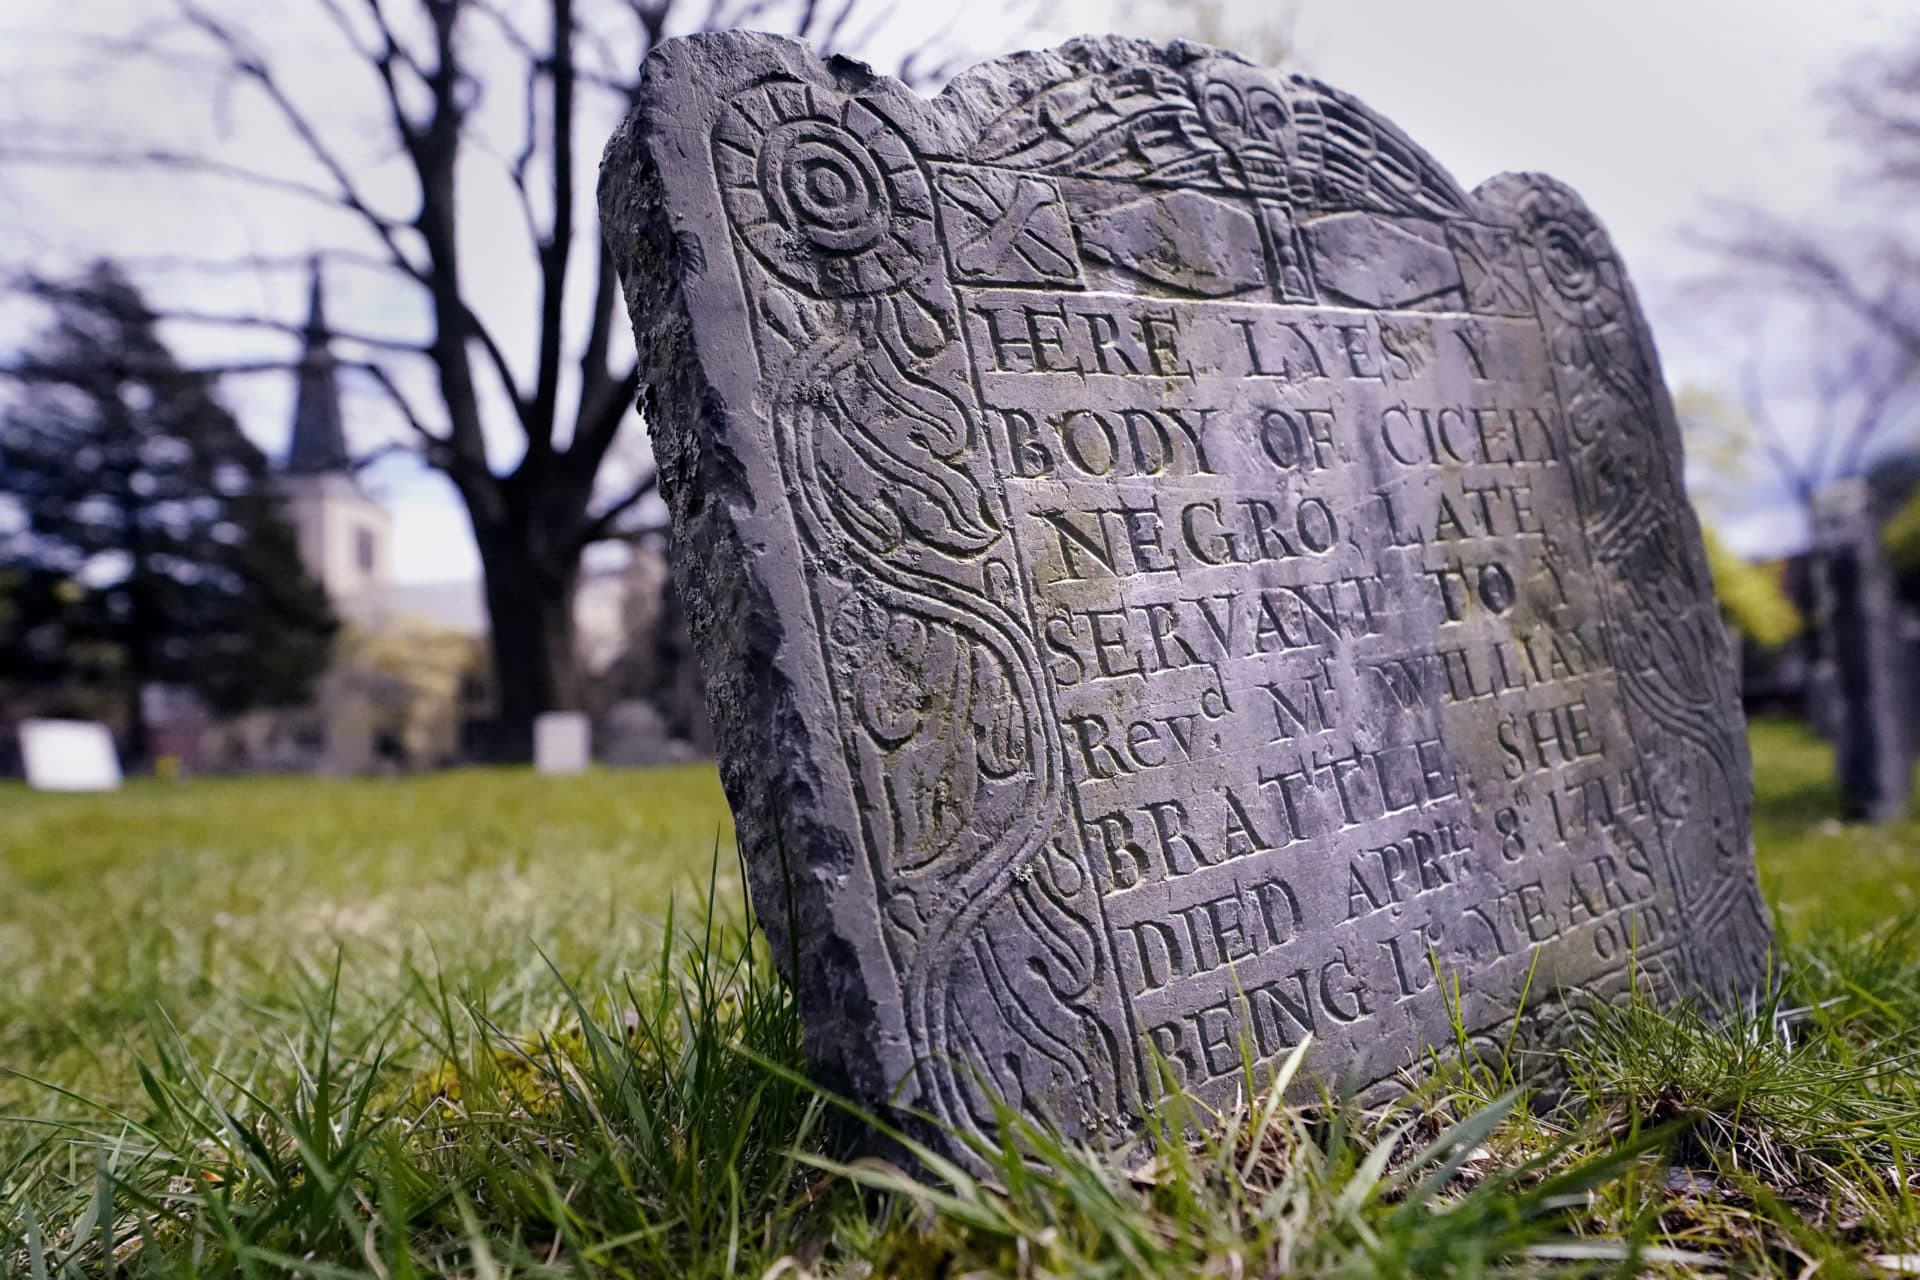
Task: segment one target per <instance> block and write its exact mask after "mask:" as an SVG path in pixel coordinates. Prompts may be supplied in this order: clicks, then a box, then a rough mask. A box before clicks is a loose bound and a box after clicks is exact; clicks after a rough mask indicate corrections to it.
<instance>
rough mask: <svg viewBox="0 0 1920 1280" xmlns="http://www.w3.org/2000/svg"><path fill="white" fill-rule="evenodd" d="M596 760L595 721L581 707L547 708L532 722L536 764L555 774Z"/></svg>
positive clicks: (578, 770)
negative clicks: (589, 719) (553, 709)
mask: <svg viewBox="0 0 1920 1280" xmlns="http://www.w3.org/2000/svg"><path fill="white" fill-rule="evenodd" d="M592 763H593V725H592V723H591V722H590V721H588V719H587V717H586V713H584V712H580V711H548V712H545V713H543V714H542V715H540V716H537V717H536V718H535V719H534V722H533V767H534V771H535V772H537V773H544V774H548V775H550V776H553V777H564V776H566V775H567V774H573V773H581V772H583V771H585V769H586V767H587V766H588V765H590V764H592Z"/></svg>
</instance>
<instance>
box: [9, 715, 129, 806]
mask: <svg viewBox="0 0 1920 1280" xmlns="http://www.w3.org/2000/svg"><path fill="white" fill-rule="evenodd" d="M20 757H21V760H22V761H23V762H24V764H25V766H26V772H27V785H28V786H30V787H32V788H33V789H34V790H36V791H117V790H118V789H119V787H120V758H119V757H118V756H117V755H115V754H114V750H113V735H112V734H111V733H109V732H108V731H107V726H105V725H103V724H100V723H98V722H96V721H92V720H23V721H21V722H20Z"/></svg>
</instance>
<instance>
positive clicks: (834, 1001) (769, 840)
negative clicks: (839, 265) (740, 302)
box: [600, 37, 891, 1099]
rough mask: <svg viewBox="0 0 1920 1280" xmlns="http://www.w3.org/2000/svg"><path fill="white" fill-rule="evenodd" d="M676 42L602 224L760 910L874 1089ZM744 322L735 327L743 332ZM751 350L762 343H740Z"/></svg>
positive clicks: (819, 1046)
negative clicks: (754, 528) (690, 213)
mask: <svg viewBox="0 0 1920 1280" xmlns="http://www.w3.org/2000/svg"><path fill="white" fill-rule="evenodd" d="M763 38H766V37H763ZM671 55H672V49H671V47H670V46H669V47H667V48H663V49H662V50H661V51H660V52H657V53H656V54H655V55H654V56H653V58H652V59H650V60H649V63H648V68H647V78H646V81H645V82H644V83H643V86H642V91H641V95H640V101H639V105H638V106H637V108H636V109H635V110H634V112H633V113H632V115H631V116H630V117H629V118H628V119H627V121H626V122H625V123H624V124H623V125H622V126H621V127H620V129H619V130H618V131H617V132H616V133H615V134H614V136H613V138H612V139H611V140H610V142H609V143H608V145H607V150H606V158H605V160H604V162H603V166H602V170H601V185H600V209H601V226H602V234H603V235H604V236H605V238H606V242H607V245H608V248H609V250H610V252H611V253H612V254H613V257H614V261H615V264H616V266H617V268H618V271H619V275H620V279H621V282H622V284H623V287H624V290H625V295H626V301H627V307H628V311H629V313H630V314H631V316H632V318H633V324H634V332H635V338H636V340H637V344H638V347H639V352H640V409H641V412H642V414H643V415H644V417H645V419H646V421H647V424H648V428H649V432H650V434H651V437H652V440H653V448H654V455H655V460H656V463H657V465H658V466H659V471H660V492H661V495H662V496H663V498H664V499H665V500H666V502H667V505H668V508H669V512H670V515H671V519H672V523H673V540H674V546H675V553H674V555H673V557H672V562H673V576H674V585H675V587H676V588H677V589H678V591H679V592H680V598H681V600H682V602H683V604H684V606H685V608H686V610H687V615H688V624H689V628H690V630H691V632H692V634H693V637H694V640H695V646H696V650H697V652H698V654H699V657H700V661H701V663H702V669H703V671H704V673H705V676H706V684H707V708H708V712H709V714H710V716H711V718H712V720H713V726H714V734H715V738H716V741H717V742H718V743H719V744H720V751H719V753H718V755H719V760H720V773H721V783H722V786H723V788H724V789H725V792H726V795H727V801H728V804H729V805H730V806H731V808H732V810H733V814H734V821H735V826H736V829H737V832H738V839H739V843H740V846H741V848H742V849H743V850H744V851H745V855H746V856H745V858H744V861H745V864H746V869H747V875H748V877H749V879H750V882H751V883H750V887H751V894H752V899H753V902H754V904H755V907H756V912H757V918H758V923H759V924H760V926H761V928H762V929H764V931H765V933H766V936H767V939H768V942H769V944H770V946H771V950H772V952H773V955H774V959H775V963H776V965H777V966H778V967H779V969H780V971H781V973H782V975H783V976H784V977H785V978H786V979H787V980H788V981H789V982H790V983H791V985H792V986H793V988H794V990H795V993H796V996H797V998H798V1000H799V1002H800V1006H801V1015H802V1022H803V1025H804V1026H805V1027H806V1028H807V1029H808V1034H807V1049H808V1053H809V1058H810V1065H811V1067H812V1069H813V1071H814V1073H815V1075H816V1078H817V1079H819V1080H820V1082H821V1083H822V1084H824V1085H826V1086H827V1087H829V1088H833V1089H838V1090H850V1091H851V1092H852V1093H853V1094H854V1095H855V1096H859V1097H864V1098H870V1099H871V1098H877V1097H881V1096H884V1095H885V1092H886V1089H887V1087H888V1084H889V1080H890V1078H891V1077H890V1075H889V1072H888V1069H887V1068H888V1065H890V1064H885V1063H883V1062H881V1061H880V1060H879V1059H878V1058H877V1057H876V1058H849V1057H847V1056H846V1055H845V1054H844V1052H843V1051H844V1049H845V1048H846V1047H847V1046H849V1045H857V1044H861V1043H865V1042H868V1041H869V1040H870V1039H871V1038H872V1037H873V1036H874V1035H875V1033H876V1032H877V1031H878V1030H879V1028H878V1027H877V1025H876V1013H877V1011H876V1010H875V1009H874V1007H873V1004H874V1002H873V999H872V997H871V995H870V993H869V992H868V990H867V984H866V977H865V968H864V965H863V963H862V961H861V957H860V956H858V955H857V954H854V950H853V948H852V947H851V945H850V944H849V943H848V941H847V940H846V939H844V938H837V937H834V936H831V935H830V934H827V933H825V932H823V931H821V930H819V929H817V928H816V929H814V930H811V931H810V930H808V927H807V925H808V922H816V923H817V922H821V921H825V920H827V919H830V918H831V917H832V915H833V912H834V907H835V902H834V889H835V885H836V883H837V881H838V880H839V879H840V878H841V877H843V876H844V875H845V873H846V872H847V870H848V869H849V868H850V867H851V866H852V864H853V863H854V860H855V858H856V852H855V850H854V848H853V845H852V842H851V840H850V838H849V837H848V835H847V834H846V833H845V832H843V831H842V830H840V829H839V828H838V827H837V825H836V824H835V823H834V822H833V821H832V820H831V818H830V817H829V816H827V815H826V814H824V813H823V812H822V811H821V802H820V796H821V794H822V791H823V790H824V789H825V788H826V787H827V786H828V785H830V784H829V782H828V780H827V779H825V778H824V777H823V776H822V773H821V769H820V766H819V763H818V762H819V761H820V760H821V759H831V758H833V756H834V755H835V754H836V753H835V752H834V750H833V744H832V743H831V742H822V741H818V740H816V738H815V736H814V733H813V731H812V729H811V728H810V726H809V724H808V722H807V718H806V717H805V716H804V715H803V714H802V713H801V711H800V706H799V697H800V694H799V691H798V690H797V689H796V688H795V686H794V681H793V680H792V679H791V678H790V676H789V672H788V670H787V663H788V655H787V653H786V652H785V651H786V649H787V647H788V645H789V643H790V641H789V637H788V636H787V635H786V633H785V630H784V628H783V623H782V620H781V615H780V611H779V609H778V607H777V606H776V604H775V602H774V601H773V600H772V598H771V596H770V593H769V590H768V582H767V580H766V578H765V576H764V575H765V573H766V571H767V569H768V568H769V567H770V566H769V565H768V564H767V563H766V561H765V558H764V553H763V551H762V549H761V548H759V547H757V546H755V545H754V542H753V540H752V538H751V536H750V535H749V533H748V532H747V530H746V529H745V528H744V527H743V523H744V522H743V517H745V516H748V515H750V514H751V513H752V512H753V510H754V508H755V502H754V495H753V492H752V490H751V488H750V487H749V484H748V482H747V479H746V475H745V471H744V464H743V462H742V460H741V458H740V457H739V456H738V455H737V452H736V437H737V429H736V425H735V424H734V423H733V422H732V420H731V418H730V414H729V410H728V407H727V405H726V403H725V401H724V399H723V396H722V394H721V392H720V391H719V390H718V389H717V388H715V387H714V386H713V385H711V383H710V382H709V380H708V378H707V377H706V373H705V370H704V368H703V366H702V363H701V360H700V357H699V355H698V354H697V353H696V351H695V349H694V348H695V343H696V336H695V328H694V320H693V316H692V314H691V311H690V308H689V300H688V296H687V291H686V287H685V286H686V283H687V280H688V276H689V271H688V267H689V263H688V261H687V258H688V257H689V256H690V255H691V254H692V253H694V252H697V251H695V250H692V249H690V247H689V246H690V243H691V242H688V241H686V240H685V239H684V238H683V237H682V236H680V235H679V234H677V233H676V232H675V231H674V230H673V225H674V220H673V219H672V218H671V216H670V214H669V211H668V208H667V200H666V193H665V189H664V185H663V178H662V174H661V170H660V167H659V165H658V163H657V162H656V158H655V154H654V152H653V150H652V145H651V144H652V143H653V142H654V141H655V140H656V137H657V133H658V130H659V127H660V122H659V121H658V119H657V108H656V103H657V99H656V95H655V93H654V92H653V91H654V90H655V89H656V88H657V85H658V80H659V77H660V74H661V68H662V65H663V58H666V57H671ZM747 336H748V335H746V334H745V333H742V334H740V335H738V337H739V338H740V339H741V340H742V341H743V343H744V341H745V340H746V338H747ZM740 358H742V359H750V358H751V357H750V356H748V355H746V354H745V351H744V349H743V352H742V355H741V356H740ZM779 500H780V501H781V502H784V500H785V498H784V495H779ZM792 568H793V570H794V571H795V572H797V571H798V569H799V566H798V564H794V565H793V566H792Z"/></svg>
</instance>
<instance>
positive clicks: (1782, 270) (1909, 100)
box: [1702, 30, 1920, 508]
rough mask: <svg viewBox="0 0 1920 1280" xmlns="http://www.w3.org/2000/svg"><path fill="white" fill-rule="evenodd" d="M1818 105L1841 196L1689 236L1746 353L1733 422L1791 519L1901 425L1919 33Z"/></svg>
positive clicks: (1916, 310) (1727, 215)
mask: <svg viewBox="0 0 1920 1280" xmlns="http://www.w3.org/2000/svg"><path fill="white" fill-rule="evenodd" d="M1829 100H1830V102H1831V104H1832V106H1833V108H1834V131H1835V134H1836V136H1837V137H1838V138H1839V139H1840V140H1841V141H1843V142H1844V143H1845V144H1846V145H1847V146H1848V148H1849V151H1850V153H1851V154H1852V155H1853V157H1854V159H1855V166H1854V171H1853V172H1852V173H1851V174H1850V175H1849V177H1850V183H1849V187H1848V191H1847V193H1846V198H1845V199H1844V200H1843V201H1841V202H1839V203H1838V205H1837V207H1835V208H1834V209H1833V211H1832V212H1831V213H1830V214H1828V215H1826V216H1824V217H1822V218H1819V219H1800V220H1795V219H1789V218H1785V217H1781V216H1779V215H1776V214H1771V213H1766V212H1762V211H1760V210H1757V209H1752V208H1734V209H1727V210H1723V211H1722V214H1721V217H1720V218H1719V221H1718V225H1717V226H1715V227H1714V228H1713V229H1712V230H1710V231H1709V232H1707V233H1706V235H1705V236H1703V237H1702V240H1703V243H1704V245H1705V247H1707V248H1708V249H1709V250H1710V251H1711V252H1712V253H1713V255H1714V257H1715V260H1716V263H1717V265H1716V267H1715V269H1714V270H1713V271H1712V273H1711V275H1710V277H1709V278H1708V279H1707V280H1706V281H1704V282H1703V283H1704V285H1705V291H1706V294H1707V296H1708V297H1710V299H1711V300H1712V301H1714V302H1716V303H1718V304H1719V307H1720V309H1721V310H1722V311H1723V314H1724V315H1725V316H1726V317H1727V318H1729V319H1731V321H1732V323H1733V324H1734V325H1735V326H1736V327H1737V328H1738V330H1739V332H1740V334H1741V338H1742V342H1743V345H1744V346H1745V347H1746V348H1747V354H1746V357H1745V359H1744V360H1743V361H1742V372H1741V400H1742V402H1743V404H1744V407H1745V411H1746V418H1747V424H1746V425H1747V426H1748V427H1749V428H1750V429H1751V433H1752V437H1753V443H1754V444H1755V445H1756V446H1757V447H1758V449H1759V451H1760V452H1761V454H1762V456H1764V458H1765V459H1766V461H1767V463H1768V464H1769V466H1770V468H1771V469H1772V471H1773V472H1774V474H1775V476H1776V478H1777V479H1778V480H1779V482H1780V484H1781V486H1782V487H1783V488H1784V489H1785V491H1786V492H1787V493H1788V494H1790V495H1791V496H1792V497H1793V498H1794V499H1795V501H1797V502H1798V503H1800V504H1801V506H1802V507H1803V508H1804V507H1806V506H1807V505H1808V504H1809V503H1810V502H1811V500H1812V497H1813V494H1814V493H1815V492H1816V491H1817V490H1819V489H1820V488H1822V487H1824V486H1825V485H1827V484H1829V483H1831V482H1833V481H1834V480H1837V479H1841V478H1844V477H1847V476H1852V475H1858V474H1861V473H1862V472H1864V471H1865V470H1866V469H1867V468H1868V467H1869V466H1870V465H1871V463H1872V462H1873V459H1874V455H1875V454H1876V453H1877V452H1880V451H1881V450H1883V449H1885V448H1886V447H1888V446H1889V445H1890V444H1891V443H1892V442H1893V441H1894V440H1895V438H1896V437H1898V436H1899V435H1900V434H1901V433H1903V432H1906V431H1909V430H1910V429H1911V428H1912V426H1913V425H1914V422H1915V417H1914V410H1915V408H1916V399H1920V219H1916V217H1915V214H1914V210H1915V209H1916V208H1920V30H1916V32H1915V33H1914V35H1913V37H1912V38H1911V39H1910V40H1908V41H1907V42H1906V43H1905V44H1904V45H1902V46H1900V47H1897V48H1895V49H1892V50H1889V51H1884V52H1877V53H1874V54H1872V55H1869V56H1866V57H1864V58H1861V59H1859V60H1858V61H1856V62H1855V63H1854V64H1853V65H1852V66H1850V67H1849V68H1848V70H1847V73H1846V74H1845V76H1844V77H1843V78H1842V79H1841V80H1839V81H1838V82H1837V83H1836V84H1835V86H1834V87H1833V88H1832V89H1831V90H1830V92H1829ZM1782 317H1784V321H1785V323H1784V326H1782V325H1781V324H1780V323H1778V321H1779V320H1780V319H1781V318H1782ZM1783 336H1784V339H1785V340H1784V341H1782V340H1781V339H1782V337H1783Z"/></svg>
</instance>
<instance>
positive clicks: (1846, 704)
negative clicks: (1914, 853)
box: [1813, 479, 1915, 822]
mask: <svg viewBox="0 0 1920 1280" xmlns="http://www.w3.org/2000/svg"><path fill="white" fill-rule="evenodd" d="M1813 524H1814V568H1815V574H1814V587H1815V597H1814V598H1815V608H1816V612H1817V620H1818V625H1819V632H1820V645H1821V653H1822V666H1823V668H1824V674H1825V677H1826V678H1825V681H1824V684H1825V688H1826V694H1827V696H1826V698H1825V699H1824V701H1825V707H1824V712H1825V716H1826V721H1827V726H1828V733H1827V736H1828V737H1829V738H1830V739H1831V740H1832V741H1833V750H1834V764H1835V767H1836V769H1837V771H1838V773H1839V775H1840V793H1841V798H1842V800H1843V802H1844V803H1845V805H1846V809H1847V813H1848V816H1850V817H1854V818H1863V819H1866V820H1867V821H1870V822H1891V821H1894V820H1895V819H1898V818H1902V817H1904V816H1906V812H1907V807H1908V803H1909V801H1910V800H1911V799H1912V794H1913V766H1914V747H1915V743H1914V732H1913V727H1912V719H1911V713H1912V709H1913V700H1912V693H1911V691H1910V689H1909V687H1908V686H1909V676H1908V660H1907V659H1908V646H1907V639H1906V619H1905V617H1904V616H1903V615H1904V610H1903V609H1902V608H1901V604H1900V599H1899V595H1898V592H1897V590H1896V586H1895V580H1894V572H1893V566H1892V565H1891V564H1890V563H1889V562H1888V559H1887V553H1886V550H1885V548H1884V547H1883V546H1882V545H1881V541H1880V532H1881V528H1882V526H1883V520H1882V519H1881V513H1880V512H1879V511H1878V510H1877V509H1876V504H1875V502H1874V501H1873V495H1872V493H1871V491H1870V490H1869V488H1868V485H1867V482H1866V481H1865V480H1861V479H1854V480H1845V481H1841V482H1840V483H1838V484H1835V485H1830V486H1829V487H1827V488H1826V489H1823V490H1821V491H1820V492H1819V493H1818V494H1816V495H1815V496H1814V502H1813Z"/></svg>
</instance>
